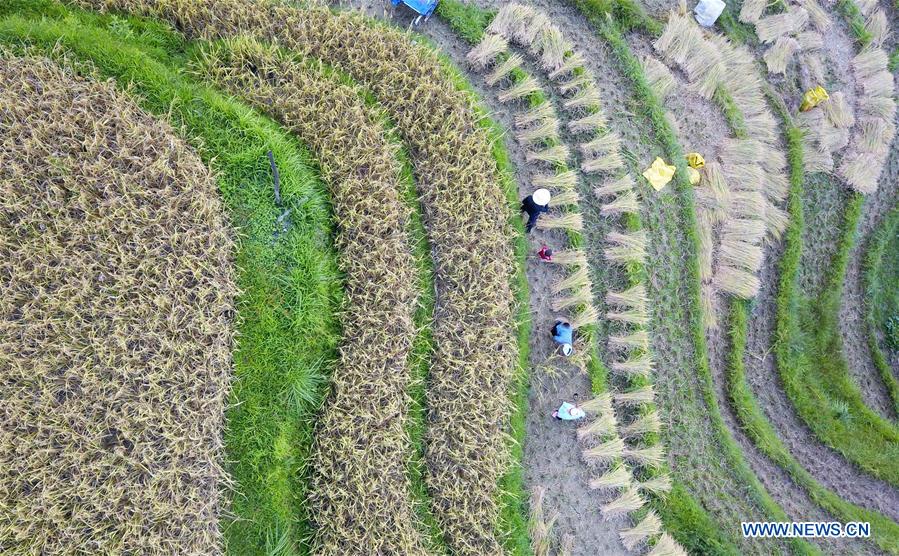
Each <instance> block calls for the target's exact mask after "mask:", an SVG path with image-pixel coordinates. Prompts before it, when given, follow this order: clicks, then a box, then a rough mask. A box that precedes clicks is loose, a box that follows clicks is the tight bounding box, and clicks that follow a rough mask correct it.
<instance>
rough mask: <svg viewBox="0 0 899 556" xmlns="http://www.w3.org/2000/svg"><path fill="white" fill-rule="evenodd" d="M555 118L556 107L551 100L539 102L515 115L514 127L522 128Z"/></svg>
mask: <svg viewBox="0 0 899 556" xmlns="http://www.w3.org/2000/svg"><path fill="white" fill-rule="evenodd" d="M550 119H552V120H555V119H557V118H556V109H555V108H553V105H552V103H551V102H541V103H540V104H538V105H537V106H535V107H533V108H531V109H529V110H528V111H527V112H523V113H521V114H518V115H517V116H515V127H518V128H524V127H527V126H529V125H531V124H533V123H536V122H541V121H543V120H550Z"/></svg>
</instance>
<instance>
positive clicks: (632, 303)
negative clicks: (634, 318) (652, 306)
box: [606, 284, 649, 311]
mask: <svg viewBox="0 0 899 556" xmlns="http://www.w3.org/2000/svg"><path fill="white" fill-rule="evenodd" d="M648 302H649V297H648V296H647V295H646V287H645V286H643V284H636V285H634V286H631V287H630V288H628V289H626V290H624V291H621V292H613V291H609V292H608V293H606V303H608V304H609V305H615V306H618V307H624V308H631V309H639V310H641V311H645V310H646V305H647V303H648Z"/></svg>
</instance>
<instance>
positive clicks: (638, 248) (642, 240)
mask: <svg viewBox="0 0 899 556" xmlns="http://www.w3.org/2000/svg"><path fill="white" fill-rule="evenodd" d="M606 241H608V242H609V243H610V244H611V245H610V246H609V247H606V249H605V257H606V259H607V260H609V261H613V262H620V263H628V262H639V263H642V262H643V261H644V260H645V259H646V246H647V239H646V232H644V231H642V230H640V231H638V232H631V233H621V232H610V233H609V234H608V235H607V236H606Z"/></svg>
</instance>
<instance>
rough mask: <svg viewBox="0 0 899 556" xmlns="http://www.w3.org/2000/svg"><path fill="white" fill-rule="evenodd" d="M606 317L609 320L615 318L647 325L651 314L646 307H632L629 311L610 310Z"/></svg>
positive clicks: (620, 320) (624, 321)
mask: <svg viewBox="0 0 899 556" xmlns="http://www.w3.org/2000/svg"><path fill="white" fill-rule="evenodd" d="M606 318H607V319H609V320H614V321H617V322H623V323H627V324H635V325H638V326H646V324H647V323H648V322H649V314H648V313H647V312H646V310H645V309H643V310H639V309H630V310H628V311H609V312H607V313H606Z"/></svg>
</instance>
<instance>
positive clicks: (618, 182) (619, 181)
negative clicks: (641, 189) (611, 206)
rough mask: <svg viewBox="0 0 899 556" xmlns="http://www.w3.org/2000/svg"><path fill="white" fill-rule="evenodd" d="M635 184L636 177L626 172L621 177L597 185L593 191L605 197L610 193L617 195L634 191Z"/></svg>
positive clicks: (598, 195) (600, 196)
mask: <svg viewBox="0 0 899 556" xmlns="http://www.w3.org/2000/svg"><path fill="white" fill-rule="evenodd" d="M634 185H635V184H634V178H632V177H631V175H630V174H625V175H623V176H621V177H620V178H615V179H610V180H607V181H606V182H605V183H603V184H602V185H600V186H598V187H596V188H595V189H594V190H593V193H594V194H595V195H596V196H597V197H599V198H603V197H607V196H609V195H616V194H618V193H622V192H627V191H633V189H634Z"/></svg>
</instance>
